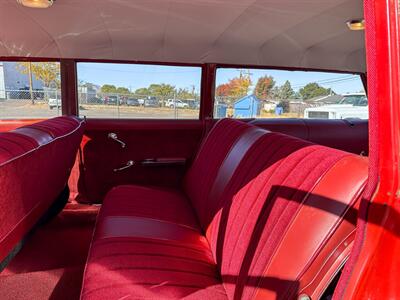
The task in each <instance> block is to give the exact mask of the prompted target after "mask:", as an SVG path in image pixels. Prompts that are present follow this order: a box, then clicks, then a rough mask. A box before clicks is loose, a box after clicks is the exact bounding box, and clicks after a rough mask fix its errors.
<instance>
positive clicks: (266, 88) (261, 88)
mask: <svg viewBox="0 0 400 300" xmlns="http://www.w3.org/2000/svg"><path fill="white" fill-rule="evenodd" d="M274 86H275V80H274V78H273V77H272V76H267V75H266V76H263V77H260V78H258V81H257V84H256V87H255V88H254V95H255V96H256V97H257V98H258V99H262V100H266V99H268V98H270V97H272V94H271V91H272V89H273V88H274Z"/></svg>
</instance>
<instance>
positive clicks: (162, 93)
mask: <svg viewBox="0 0 400 300" xmlns="http://www.w3.org/2000/svg"><path fill="white" fill-rule="evenodd" d="M148 90H149V92H150V94H151V95H153V96H158V97H159V98H160V99H161V105H162V106H164V102H165V100H166V99H167V98H169V97H170V98H172V97H174V95H175V94H176V90H175V87H174V86H173V85H170V84H165V83H161V84H150V86H149V88H148Z"/></svg>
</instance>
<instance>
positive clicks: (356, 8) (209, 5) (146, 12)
mask: <svg viewBox="0 0 400 300" xmlns="http://www.w3.org/2000/svg"><path fill="white" fill-rule="evenodd" d="M56 4H57V5H54V6H53V7H51V9H49V10H45V11H43V10H26V9H23V8H21V7H20V6H19V4H17V3H16V1H14V0H7V1H1V3H0V26H1V27H2V28H7V30H5V31H2V33H1V36H0V56H22V57H49V58H51V57H57V58H78V59H79V58H80V59H111V60H135V61H149V62H173V63H221V64H222V63H223V64H241V65H255V66H256V65H261V66H279V67H289V68H309V69H326V70H339V71H349V72H359V73H362V72H365V70H366V69H365V46H364V32H363V31H350V30H349V29H348V28H347V26H346V22H347V21H349V20H354V19H362V18H363V1H362V0H326V1H319V0H305V1H304V0H298V1H293V0H279V1H278V0H256V1H254V0H194V1H182V0H151V1H130V0H123V1H121V0H113V1H109V0H97V1H76V0H62V1H61V0H60V1H57V2H56ZM133 41H134V42H133ZM327 58H329V59H327Z"/></svg>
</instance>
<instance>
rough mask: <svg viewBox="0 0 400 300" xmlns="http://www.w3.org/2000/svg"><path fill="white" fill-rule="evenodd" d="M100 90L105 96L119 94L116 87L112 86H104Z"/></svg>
mask: <svg viewBox="0 0 400 300" xmlns="http://www.w3.org/2000/svg"><path fill="white" fill-rule="evenodd" d="M100 90H101V92H102V93H105V94H115V93H117V88H116V87H115V85H112V84H104V85H103V86H102V87H101V89H100Z"/></svg>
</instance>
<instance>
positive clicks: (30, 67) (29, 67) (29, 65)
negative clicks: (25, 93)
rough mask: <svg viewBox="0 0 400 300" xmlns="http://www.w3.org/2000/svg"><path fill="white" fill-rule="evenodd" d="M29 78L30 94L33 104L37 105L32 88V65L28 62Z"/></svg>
mask: <svg viewBox="0 0 400 300" xmlns="http://www.w3.org/2000/svg"><path fill="white" fill-rule="evenodd" d="M28 77H29V94H30V96H31V101H32V104H35V100H34V99H33V88H32V63H31V62H28Z"/></svg>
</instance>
